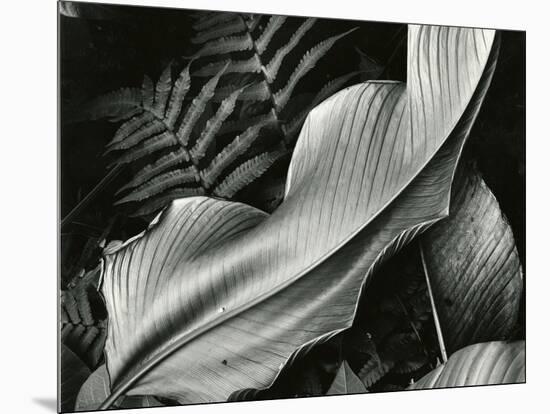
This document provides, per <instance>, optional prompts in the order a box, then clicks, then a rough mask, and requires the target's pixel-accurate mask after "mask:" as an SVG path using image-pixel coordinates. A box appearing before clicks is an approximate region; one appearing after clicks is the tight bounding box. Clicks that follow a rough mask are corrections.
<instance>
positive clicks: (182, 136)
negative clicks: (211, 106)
mask: <svg viewBox="0 0 550 414" xmlns="http://www.w3.org/2000/svg"><path fill="white" fill-rule="evenodd" d="M228 65H229V62H227V63H226V64H225V65H224V67H223V68H222V69H221V70H220V71H219V72H218V74H217V75H216V76H214V77H213V78H212V79H210V80H209V81H208V82H206V85H204V86H203V88H202V89H201V91H200V93H199V95H198V96H197V97H196V98H195V99H193V102H191V106H190V107H189V109H188V110H187V112H186V114H185V117H184V118H183V121H182V123H181V126H180V128H179V130H178V132H177V133H176V136H177V137H178V139H179V141H180V143H181V145H182V146H184V147H185V146H187V142H188V141H189V136H190V135H191V131H192V130H193V127H194V126H195V123H196V122H197V121H198V119H199V118H200V116H201V115H202V113H203V112H204V108H205V107H206V104H207V103H208V100H209V99H211V98H212V96H213V95H214V90H215V89H216V86H217V85H218V81H219V80H220V77H221V76H222V74H223V72H224V71H225V68H226V67H227V66H228Z"/></svg>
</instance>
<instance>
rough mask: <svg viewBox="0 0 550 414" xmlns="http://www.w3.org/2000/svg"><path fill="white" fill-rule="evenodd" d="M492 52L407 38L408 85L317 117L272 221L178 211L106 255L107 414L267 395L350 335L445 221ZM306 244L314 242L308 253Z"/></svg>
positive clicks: (467, 33) (356, 91)
mask: <svg viewBox="0 0 550 414" xmlns="http://www.w3.org/2000/svg"><path fill="white" fill-rule="evenodd" d="M441 37H444V38H447V39H448V42H447V43H444V42H439V41H438V40H437V39H440V38H441ZM493 39H494V32H492V31H485V30H477V29H461V28H445V27H443V28H442V27H431V26H410V27H409V48H408V49H409V55H408V71H409V74H408V83H407V85H402V84H399V83H387V82H370V83H365V84H360V85H357V86H355V87H351V88H348V89H346V90H344V91H341V92H340V93H338V94H336V95H334V96H333V97H331V98H330V99H328V100H326V101H324V102H323V103H322V104H321V105H319V106H317V107H316V108H315V109H314V110H313V111H311V112H310V114H309V115H308V118H307V119H306V122H305V123H304V126H303V128H302V131H301V134H300V138H299V140H298V143H297V145H296V148H295V151H294V154H293V158H292V162H291V165H290V169H289V174H288V177H287V183H286V191H285V200H284V202H283V204H282V205H281V206H279V208H278V209H277V210H276V211H275V213H274V214H273V215H272V216H270V217H267V216H266V215H265V213H262V212H260V211H258V210H256V209H254V208H252V207H249V206H245V205H242V204H239V203H231V202H225V201H221V200H214V199H209V198H204V197H194V198H187V199H180V200H177V201H175V202H173V203H172V204H171V205H170V207H169V208H168V209H166V210H165V211H164V212H163V213H162V214H161V215H160V216H159V217H158V218H157V220H155V221H154V223H153V224H152V225H151V226H150V228H149V229H148V230H146V231H145V232H144V233H143V234H141V235H138V236H137V237H135V238H132V239H131V240H128V241H127V242H125V243H123V244H122V245H120V244H117V245H116V246H113V247H108V248H107V249H106V251H105V263H104V266H103V269H104V273H103V285H102V292H103V295H104V297H105V300H106V303H107V309H108V313H109V322H110V323H111V324H112V328H111V331H110V335H109V336H108V339H107V343H106V348H105V352H106V355H107V363H108V368H109V374H110V379H111V382H112V394H111V396H110V397H109V398H108V399H107V401H106V402H105V403H104V404H102V407H103V408H105V407H108V406H109V405H110V404H112V403H113V402H114V401H115V400H116V399H117V398H118V397H119V396H120V395H122V394H129V395H140V394H150V395H160V396H166V397H168V398H174V399H177V400H178V401H179V402H181V403H189V402H200V401H219V400H224V399H227V397H228V396H229V395H230V394H231V393H232V392H233V391H235V390H236V389H239V388H247V387H252V388H263V387H267V386H269V385H270V384H271V383H273V381H274V380H275V378H276V377H277V376H278V375H279V374H280V372H281V371H282V370H283V369H284V367H285V366H287V365H289V364H290V363H292V361H293V360H295V359H296V358H297V357H298V356H299V355H301V354H303V353H306V352H307V351H308V350H309V349H311V347H312V346H314V345H315V344H318V343H321V342H323V341H326V340H327V339H329V338H331V337H332V336H334V335H335V334H337V333H338V332H341V331H342V330H344V329H346V328H348V327H349V326H350V325H351V323H352V321H353V318H354V313H355V309H356V304H357V300H358V297H359V294H360V292H361V290H362V288H363V285H364V281H365V275H370V274H371V273H372V272H373V270H374V268H375V266H376V265H377V264H379V263H380V262H381V260H382V259H385V258H387V257H389V256H390V255H391V254H393V253H394V252H395V251H396V250H398V249H400V248H401V247H402V246H403V245H404V244H406V243H407V242H408V241H410V240H411V239H412V238H413V237H414V236H416V235H417V234H418V233H420V232H421V231H423V230H425V229H426V228H427V227H429V226H430V225H431V224H433V223H434V222H436V221H439V220H440V219H442V218H444V217H445V216H446V215H447V212H448V204H449V198H450V187H451V181H452V177H453V173H454V169H455V166H456V163H457V160H458V157H459V155H460V151H461V148H462V145H463V142H464V139H465V138H466V136H467V134H468V132H469V130H470V128H471V124H472V122H473V119H474V118H475V115H476V113H477V111H478V109H479V106H480V103H481V100H482V98H483V96H484V94H485V91H486V89H487V87H488V84H489V80H490V78H491V75H492V72H493V69H494V62H495V58H496V44H495V45H493ZM457 51H458V52H457ZM464 56H466V57H467V58H463V57H464ZM461 57H462V58H461ZM440 65H443V67H440ZM451 68H452V70H453V72H451ZM455 68H458V70H456V69H455ZM421 73H423V74H425V73H429V74H430V75H431V76H428V77H427V76H420V74H421ZM450 73H454V74H455V75H456V77H454V76H450ZM441 85H447V87H446V88H443V87H441ZM428 90H431V93H426V92H425V91H428ZM441 101H443V102H449V105H439V104H438V103H439V102H441ZM354 113H361V114H363V116H364V118H363V117H359V118H355V117H354V116H353V114H354ZM361 118H362V119H361ZM342 148H348V149H349V151H341V149H342ZM396 157H397V158H396ZM364 174H369V177H370V179H368V180H365V178H364ZM354 206H355V208H353V207H354ZM358 206H365V207H364V208H358ZM205 223H209V225H208V226H205ZM174 229H175V231H174ZM300 229H302V231H303V230H304V229H308V230H309V229H315V230H314V231H313V233H312V234H311V237H303V234H302V233H301V231H300ZM214 247H215V248H214ZM148 252H156V253H155V254H149V253H148ZM343 263H346V268H347V269H348V271H346V272H342V271H341V269H342V266H343ZM181 274H185V275H188V276H187V277H185V278H181V277H180V275H181ZM328 275H332V277H328ZM149 283H153V286H155V288H154V289H152V290H151V289H149V288H148V285H149ZM305 291H307V292H308V295H307V296H306V295H304V293H303V292H305ZM137 298H139V300H136V299H137ZM126 309H132V311H131V312H126ZM161 320H162V321H163V322H162V323H160V321H161ZM144 338H149V339H147V340H145V339H144ZM398 342H399V341H398ZM220 344H224V345H223V346H220ZM260 361H261V362H260ZM174 367H177V369H178V370H181V374H180V375H176V376H174ZM207 372H208V375H207V374H206V373H207ZM205 376H208V377H209V378H211V381H210V382H209V384H208V385H207V386H205V384H204V378H205ZM180 378H181V380H180Z"/></svg>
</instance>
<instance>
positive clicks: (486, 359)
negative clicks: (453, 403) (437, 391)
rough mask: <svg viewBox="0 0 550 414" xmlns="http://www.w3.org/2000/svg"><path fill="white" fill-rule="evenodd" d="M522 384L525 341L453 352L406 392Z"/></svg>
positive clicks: (486, 343) (489, 343) (523, 379)
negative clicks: (445, 360) (444, 361)
mask: <svg viewBox="0 0 550 414" xmlns="http://www.w3.org/2000/svg"><path fill="white" fill-rule="evenodd" d="M520 382H525V341H515V342H509V343H507V342H484V343H480V344H475V345H470V346H467V347H466V348H463V349H461V350H460V351H457V352H455V353H454V354H453V355H451V357H450V358H449V360H448V361H447V362H446V363H445V364H443V365H440V366H439V367H437V368H436V369H434V370H433V371H432V372H430V373H429V374H427V375H426V376H424V377H422V378H421V379H420V380H419V381H418V382H417V383H415V384H413V385H411V386H410V387H409V389H412V390H420V389H429V388H447V387H463V386H468V385H495V384H514V383H520Z"/></svg>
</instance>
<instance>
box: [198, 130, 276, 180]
mask: <svg viewBox="0 0 550 414" xmlns="http://www.w3.org/2000/svg"><path fill="white" fill-rule="evenodd" d="M266 123H267V122H266ZM266 123H264V124H256V125H253V126H251V127H249V128H248V129H247V130H246V131H245V132H243V133H242V134H241V135H239V136H237V137H236V138H235V139H234V140H233V141H232V142H231V143H230V144H228V145H227V146H226V147H225V148H224V149H223V150H222V151H221V152H220V153H219V154H218V155H216V156H215V157H214V159H213V160H212V162H211V163H210V165H209V166H208V167H207V168H205V169H204V170H202V171H201V178H202V181H203V182H204V184H205V185H206V186H207V187H210V186H211V185H212V184H213V183H214V181H216V179H217V178H218V177H219V176H220V174H221V173H222V171H223V170H224V169H225V168H227V167H228V166H229V165H230V164H231V163H232V162H234V161H235V160H236V159H237V157H239V156H240V155H242V154H244V152H245V151H246V150H247V149H248V148H249V147H250V146H251V145H252V143H253V142H254V141H255V139H256V138H257V137H258V133H259V132H260V129H262V127H263V126H264V125H265V124H266Z"/></svg>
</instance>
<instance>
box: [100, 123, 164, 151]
mask: <svg viewBox="0 0 550 414" xmlns="http://www.w3.org/2000/svg"><path fill="white" fill-rule="evenodd" d="M165 130H166V126H165V125H164V124H163V123H162V122H161V121H159V120H158V119H157V118H153V119H152V120H151V121H149V122H147V123H146V124H144V125H142V126H141V127H139V128H138V129H136V130H135V131H134V132H132V133H130V134H129V135H128V136H127V137H125V138H124V139H123V140H119V141H118V142H112V141H111V142H110V143H109V144H107V148H106V149H105V154H107V153H109V152H111V151H115V150H121V149H128V148H132V147H134V146H136V145H137V144H139V143H140V142H142V141H143V140H145V139H147V138H149V137H151V136H153V135H157V134H160V133H161V132H164V131H165Z"/></svg>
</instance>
